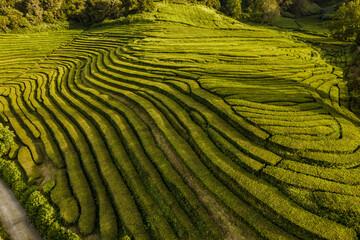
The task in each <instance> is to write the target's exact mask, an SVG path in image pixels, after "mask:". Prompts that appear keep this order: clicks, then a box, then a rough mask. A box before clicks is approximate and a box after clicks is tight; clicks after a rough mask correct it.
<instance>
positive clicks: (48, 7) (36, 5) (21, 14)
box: [0, 0, 153, 32]
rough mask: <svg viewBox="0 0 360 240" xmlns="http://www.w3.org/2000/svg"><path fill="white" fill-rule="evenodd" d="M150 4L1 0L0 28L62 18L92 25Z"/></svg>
mask: <svg viewBox="0 0 360 240" xmlns="http://www.w3.org/2000/svg"><path fill="white" fill-rule="evenodd" d="M152 7H153V2H152V0H124V2H122V1H121V0H85V1H84V0H4V1H2V2H1V3H0V30H3V31H5V32H6V31H8V30H9V29H18V28H27V27H29V26H31V25H38V24H41V23H56V22H58V21H64V20H73V21H76V22H80V23H81V24H83V25H91V24H93V23H97V22H101V21H103V20H104V19H105V18H110V19H114V18H119V17H120V16H126V15H128V14H131V13H137V12H142V11H146V10H149V9H152Z"/></svg>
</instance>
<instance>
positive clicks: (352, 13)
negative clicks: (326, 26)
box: [330, 0, 360, 44]
mask: <svg viewBox="0 0 360 240" xmlns="http://www.w3.org/2000/svg"><path fill="white" fill-rule="evenodd" d="M333 19H334V20H333V21H332V23H331V26H330V30H331V33H332V35H333V36H334V37H336V38H338V39H342V40H351V39H354V40H355V41H356V42H357V43H358V44H360V0H354V1H351V2H348V3H343V4H342V5H341V7H340V8H339V9H338V10H337V11H336V12H335V14H334V16H333Z"/></svg>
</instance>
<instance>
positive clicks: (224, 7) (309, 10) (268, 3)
mask: <svg viewBox="0 0 360 240" xmlns="http://www.w3.org/2000/svg"><path fill="white" fill-rule="evenodd" d="M340 2H342V1H332V0H206V1H205V4H206V5H208V6H211V7H214V8H216V9H219V10H221V11H222V12H224V13H226V14H228V15H230V16H232V17H235V18H243V19H249V20H251V21H255V22H261V23H270V24H272V23H274V22H276V21H277V20H278V18H279V17H280V16H285V17H299V16H306V15H313V14H320V13H322V12H323V11H324V7H328V6H329V5H331V4H335V5H336V4H339V3H340Z"/></svg>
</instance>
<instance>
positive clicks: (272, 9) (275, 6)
mask: <svg viewBox="0 0 360 240" xmlns="http://www.w3.org/2000/svg"><path fill="white" fill-rule="evenodd" d="M261 10H262V12H263V15H262V22H263V23H269V24H274V23H275V22H277V20H279V18H280V7H279V3H278V2H277V1H276V0H263V4H262V6H261Z"/></svg>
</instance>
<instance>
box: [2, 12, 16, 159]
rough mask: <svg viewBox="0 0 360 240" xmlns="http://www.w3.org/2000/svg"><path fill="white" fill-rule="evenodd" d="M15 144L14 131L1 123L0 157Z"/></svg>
mask: <svg viewBox="0 0 360 240" xmlns="http://www.w3.org/2000/svg"><path fill="white" fill-rule="evenodd" d="M0 22H1V16H0ZM13 145H14V133H13V132H12V131H10V130H9V127H4V125H2V124H1V123H0V157H1V156H2V155H3V154H4V153H5V151H6V149H8V148H10V147H12V146H13Z"/></svg>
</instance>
